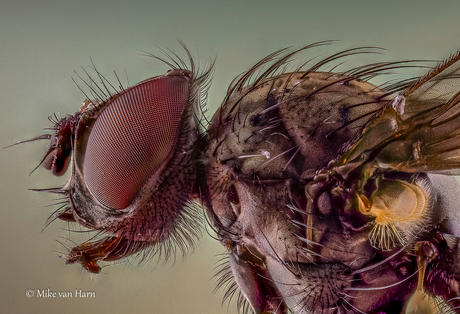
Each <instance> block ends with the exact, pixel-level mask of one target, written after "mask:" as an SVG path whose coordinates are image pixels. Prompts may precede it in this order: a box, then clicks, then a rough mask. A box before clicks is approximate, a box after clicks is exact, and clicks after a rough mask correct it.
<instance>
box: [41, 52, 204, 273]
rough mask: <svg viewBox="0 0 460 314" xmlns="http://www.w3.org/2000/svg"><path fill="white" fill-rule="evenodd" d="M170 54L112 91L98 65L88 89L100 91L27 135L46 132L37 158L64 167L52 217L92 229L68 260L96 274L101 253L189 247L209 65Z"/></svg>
mask: <svg viewBox="0 0 460 314" xmlns="http://www.w3.org/2000/svg"><path fill="white" fill-rule="evenodd" d="M187 52H188V51H187ZM176 61H177V62H176V63H169V62H167V63H168V64H169V65H170V66H171V67H172V69H171V70H169V71H168V72H167V73H166V74H164V75H159V76H155V77H152V78H150V79H147V80H145V81H143V82H141V83H139V84H137V85H135V86H132V87H129V88H121V90H119V91H116V92H110V91H109V88H108V84H109V83H108V82H107V81H105V79H104V78H102V76H101V75H100V74H99V73H98V72H96V73H97V75H98V76H99V78H101V83H100V84H101V87H100V89H96V88H95V89H93V90H92V94H93V95H97V96H99V95H101V94H102V93H104V92H105V93H104V95H103V96H100V97H99V99H97V100H87V101H86V102H85V103H84V104H83V106H82V107H81V109H80V110H79V111H77V112H76V113H75V114H74V115H73V116H66V117H64V118H63V119H61V120H60V121H57V122H56V123H55V125H54V128H53V132H52V134H51V135H44V136H40V137H37V138H35V139H42V138H49V139H50V144H49V148H48V150H47V152H46V154H45V157H44V158H43V161H42V164H43V166H44V167H45V168H47V169H49V170H51V171H52V172H53V174H55V175H62V174H63V173H64V172H65V171H66V169H67V167H68V165H69V164H70V163H71V164H72V167H71V168H72V173H71V177H70V180H69V181H68V183H67V184H66V185H65V186H64V187H62V188H57V189H52V190H51V191H52V192H56V193H59V194H61V195H62V197H63V198H64V199H65V200H66V202H67V204H68V205H67V206H66V207H64V208H63V209H61V210H60V211H59V212H58V213H57V214H56V217H57V218H60V219H63V220H66V221H73V222H77V223H79V224H80V225H82V226H85V227H87V228H89V229H91V230H95V231H97V232H98V235H97V236H96V237H95V238H94V239H93V240H92V241H87V242H85V243H83V244H81V245H78V246H76V247H74V248H71V249H69V254H68V255H67V256H65V259H66V262H67V263H75V262H78V263H80V264H81V265H82V266H83V267H84V268H85V269H87V270H88V271H90V272H94V273H98V272H99V271H100V270H101V268H100V266H99V265H98V261H99V260H106V261H111V260H116V259H120V258H123V257H125V256H129V255H131V254H134V253H139V252H141V251H143V250H144V252H145V254H152V250H154V251H155V252H156V250H163V254H165V255H166V257H168V256H169V255H170V254H171V252H170V250H172V251H174V250H175V249H174V248H175V242H176V241H179V242H181V249H182V250H183V253H185V251H187V250H188V249H189V248H190V247H191V246H193V241H194V240H195V239H196V238H197V236H198V234H199V230H200V227H201V225H202V221H201V218H200V217H199V215H198V214H196V213H195V212H196V211H197V210H198V209H197V208H196V206H193V204H191V203H190V200H191V199H193V198H194V197H196V194H197V192H198V190H199V187H198V186H197V183H196V181H197V173H199V172H200V170H199V168H200V167H201V164H200V163H199V162H198V160H199V154H200V146H201V144H200V133H201V132H202V131H203V130H202V125H201V124H202V121H201V117H202V116H203V114H202V113H201V110H202V109H203V105H204V104H203V101H202V100H203V99H204V98H205V94H204V95H203V93H206V89H207V84H208V80H209V76H210V73H211V70H212V64H211V65H210V66H209V68H208V69H206V70H205V71H203V72H200V73H199V72H197V71H196V69H195V66H194V64H193V60H192V59H190V63H191V70H188V69H186V68H185V66H184V65H185V63H184V62H182V61H179V60H176ZM181 66H182V67H183V68H181ZM91 83H93V85H94V80H93V79H91ZM88 85H89V84H88ZM96 86H97V85H96ZM97 88H99V86H97ZM105 88H106V91H105V90H104V89H105ZM35 139H32V140H35ZM178 225H180V226H181V227H180V228H177V226H178ZM171 235H173V236H171ZM149 247H150V248H151V249H150V250H149V249H148V248H149ZM152 247H153V248H152ZM155 252H153V254H154V253H155Z"/></svg>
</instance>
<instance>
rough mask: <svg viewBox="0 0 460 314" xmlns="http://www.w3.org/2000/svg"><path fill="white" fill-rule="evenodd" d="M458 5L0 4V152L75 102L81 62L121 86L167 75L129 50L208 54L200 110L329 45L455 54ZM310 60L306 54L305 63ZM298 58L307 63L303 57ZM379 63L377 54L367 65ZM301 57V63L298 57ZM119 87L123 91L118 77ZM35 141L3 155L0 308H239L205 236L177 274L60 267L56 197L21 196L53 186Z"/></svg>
mask: <svg viewBox="0 0 460 314" xmlns="http://www.w3.org/2000/svg"><path fill="white" fill-rule="evenodd" d="M459 12H460V1H439V2H435V1H178V0H170V1H108V0H106V1H97V0H95V1H94V0H93V1H68V0H60V1H52V0H46V1H5V0H3V1H1V2H0V108H1V115H0V117H1V118H0V119H1V122H0V130H1V131H0V132H1V133H0V134H1V139H0V146H1V147H5V146H7V145H10V144H12V143H14V142H16V141H18V140H22V139H27V138H30V137H33V136H35V135H38V134H42V133H43V132H44V131H43V128H46V127H50V126H51V124H50V123H49V122H48V120H47V117H48V116H49V115H51V114H53V113H55V112H56V113H59V112H60V113H62V115H64V114H67V113H73V112H75V111H76V110H78V108H79V107H80V103H81V102H82V101H83V100H84V96H83V94H82V93H81V92H80V91H79V90H78V88H77V87H76V86H75V84H74V83H73V82H72V80H71V77H75V74H74V73H73V71H74V70H77V71H79V72H80V73H81V72H82V71H81V70H80V66H87V65H89V64H90V57H91V58H92V59H93V60H94V62H95V63H96V65H97V66H98V68H99V70H100V72H102V73H103V74H106V75H107V77H109V78H110V79H111V80H112V81H115V78H114V76H113V74H112V73H113V71H114V70H115V71H117V73H120V74H121V75H120V76H121V77H122V79H123V80H124V77H125V75H124V73H125V71H126V73H127V76H128V77H129V80H130V83H131V84H134V83H136V82H138V81H140V80H143V79H146V78H148V77H151V76H154V75H159V74H162V73H164V72H165V71H166V70H167V68H166V67H165V66H164V65H163V64H161V63H160V62H157V61H155V60H152V59H151V58H146V57H142V56H141V55H142V53H141V52H140V51H148V52H155V51H157V48H156V45H157V46H165V47H168V48H170V49H172V50H173V51H175V52H177V53H179V54H180V53H182V49H181V47H180V45H179V44H178V42H177V40H176V39H177V38H179V39H181V40H183V41H184V42H185V43H186V44H187V45H188V47H189V48H190V50H191V51H192V53H194V54H195V56H198V57H197V58H198V59H201V60H202V61H204V60H205V58H206V57H214V56H217V68H216V72H215V75H214V81H213V85H212V88H211V91H210V94H209V107H210V114H211V113H213V112H214V111H215V110H216V108H217V107H218V105H219V104H220V102H221V100H222V99H223V97H224V95H225V92H226V88H227V86H228V84H229V83H230V81H231V80H232V79H233V78H234V77H235V76H236V75H238V74H239V73H240V72H242V71H244V70H246V69H248V68H249V67H250V66H251V65H252V64H254V63H255V62H257V61H258V60H260V59H261V58H262V57H264V56H265V55H267V54H269V53H270V52H272V51H274V50H277V49H280V48H283V47H287V46H294V47H300V46H302V45H305V44H309V43H312V42H315V41H321V40H327V39H337V40H340V42H339V43H337V44H334V45H333V46H330V47H328V48H326V49H323V50H321V53H326V52H329V53H332V52H337V51H339V50H340V49H346V48H351V47H355V46H368V45H369V46H380V47H384V48H386V49H388V51H387V52H386V56H385V57H384V59H385V58H386V59H385V60H398V59H443V58H445V57H447V56H448V55H449V54H450V53H453V52H455V51H456V50H457V49H459V48H460V40H459V39H460V37H459V34H460V22H459ZM308 56H309V57H313V56H315V51H313V52H311V54H309V55H308ZM307 59H308V57H306V58H305V59H304V60H307ZM376 60H378V61H382V59H381V58H379V59H374V60H373V61H376ZM299 62H300V61H299ZM124 82H126V81H125V80H124ZM45 145H46V142H44V141H42V142H35V143H31V144H23V145H20V146H16V147H13V148H9V149H6V150H1V151H0V158H1V161H0V162H1V167H0V177H1V189H0V191H1V192H0V193H2V195H1V200H2V202H1V209H0V251H1V255H2V258H1V259H0V313H124V312H126V313H127V312H131V311H132V312H134V313H172V314H176V313H227V312H228V313H232V314H233V313H236V312H237V311H236V308H235V305H234V302H232V303H231V304H230V306H229V307H227V304H225V305H224V306H221V300H222V294H221V293H220V292H218V293H217V294H215V295H213V292H212V291H213V288H214V280H211V277H212V274H213V271H212V269H213V267H214V266H215V263H216V261H217V260H218V257H216V255H217V254H219V253H222V252H223V251H224V250H223V247H221V246H220V244H219V243H217V242H216V241H214V240H213V239H211V238H210V237H209V236H208V235H207V234H205V236H204V237H203V240H202V242H201V244H200V245H199V246H198V249H197V250H196V251H195V253H194V254H192V255H190V256H188V257H187V259H186V260H185V261H184V262H180V259H179V260H178V262H176V264H175V265H174V266H170V265H168V266H166V267H161V266H158V267H156V268H154V265H146V266H143V267H141V268H138V267H135V266H132V265H129V264H128V265H127V264H119V265H114V266H110V267H106V268H104V269H103V272H102V273H101V274H99V275H97V276H91V275H90V274H87V273H86V272H85V271H83V270H82V269H81V267H80V266H78V265H69V266H67V265H65V264H64V262H63V261H62V260H60V259H59V258H58V255H59V253H58V252H63V251H64V249H63V247H62V246H60V245H59V244H58V243H57V242H56V241H55V240H56V239H59V238H62V237H64V238H65V237H66V235H67V234H68V232H67V231H66V229H67V224H66V223H63V222H55V223H53V224H52V225H51V226H49V227H48V228H47V229H45V230H44V231H43V232H42V229H43V227H44V225H45V220H46V218H47V217H48V216H49V215H50V214H51V212H52V211H53V210H54V209H53V207H45V206H46V205H48V204H50V203H52V202H53V196H52V195H48V194H44V193H36V192H32V191H28V190H27V189H30V188H46V187H53V186H56V185H60V184H63V183H64V182H65V181H66V179H67V176H64V177H60V178H54V177H53V176H52V175H51V174H50V173H48V172H47V171H45V170H43V169H38V170H37V171H35V172H34V173H33V174H32V175H31V176H29V173H30V171H31V170H32V169H33V168H34V167H35V166H36V165H37V164H38V162H39V161H40V159H41V158H42V156H43V153H44V147H45ZM48 288H49V289H50V290H51V291H74V290H75V289H78V290H79V289H81V290H82V291H94V292H96V297H95V298H76V297H75V296H74V297H73V298H67V299H66V298H36V297H32V298H28V297H26V291H27V290H28V289H32V290H34V291H36V290H37V289H40V290H41V289H48Z"/></svg>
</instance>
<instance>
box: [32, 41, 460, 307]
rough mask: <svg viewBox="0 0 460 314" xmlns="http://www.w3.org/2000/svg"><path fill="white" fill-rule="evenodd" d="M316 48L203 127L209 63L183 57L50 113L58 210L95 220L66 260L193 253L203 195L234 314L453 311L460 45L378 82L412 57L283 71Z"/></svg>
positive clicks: (274, 60) (459, 301)
mask: <svg viewBox="0 0 460 314" xmlns="http://www.w3.org/2000/svg"><path fill="white" fill-rule="evenodd" d="M325 43H326V42H325ZM322 44H324V43H318V44H313V45H309V46H307V47H304V48H302V49H299V50H297V51H294V52H289V51H287V50H286V49H284V50H280V51H278V52H275V53H273V54H271V55H269V56H267V57H266V58H264V59H263V60H261V61H260V62H259V63H257V64H256V65H255V66H254V67H253V68H251V69H250V70H249V71H247V72H245V73H243V74H242V75H241V76H240V77H239V78H238V79H237V80H235V82H234V83H233V84H232V85H231V86H230V88H229V91H228V94H227V97H226V98H225V99H224V102H223V104H222V106H221V107H220V109H219V110H218V111H217V112H216V113H215V115H214V117H213V118H212V120H211V122H210V123H209V125H208V126H207V130H206V131H203V130H202V129H201V128H200V125H201V124H202V122H203V121H204V120H203V114H202V110H201V109H202V106H203V104H202V102H201V100H203V99H205V96H203V95H205V94H203V91H205V90H206V83H207V81H208V80H209V76H210V73H211V71H212V66H211V67H210V68H209V69H207V70H205V71H204V72H202V74H198V73H197V71H196V70H195V68H194V66H193V61H192V60H191V59H190V60H191V61H190V62H191V65H192V66H191V70H190V71H189V70H187V69H186V66H185V64H184V62H182V61H181V60H177V59H176V62H175V63H171V62H169V63H168V64H169V65H171V67H172V68H173V69H172V70H171V71H170V72H169V73H167V74H166V75H163V76H158V77H154V78H152V79H149V80H147V81H144V82H142V83H140V84H138V85H136V86H134V87H130V88H128V89H124V90H122V91H120V92H117V93H115V94H112V95H107V98H106V99H103V100H100V101H92V102H88V103H87V106H85V107H84V108H82V109H81V110H80V111H79V112H77V113H76V114H75V115H74V116H71V117H66V118H64V119H63V120H62V121H61V122H59V123H58V124H56V126H55V132H54V133H53V135H52V136H50V138H51V146H50V148H49V150H48V153H47V156H45V160H46V166H47V167H48V168H50V169H53V170H55V169H56V170H55V171H54V172H55V173H57V174H61V173H62V172H63V171H64V170H65V166H61V165H65V164H66V158H69V156H70V154H72V156H73V157H72V175H71V178H70V181H69V182H68V183H67V184H66V185H65V186H64V187H63V188H61V189H58V190H57V192H59V193H62V194H63V195H64V197H65V198H66V200H67V201H68V204H69V206H68V207H67V208H65V209H64V210H63V212H61V213H60V214H58V217H61V218H64V219H65V220H72V219H73V220H74V221H75V222H77V223H79V224H81V225H83V226H85V227H87V228H90V229H93V230H97V231H99V232H100V234H99V238H98V239H97V240H91V241H88V242H85V243H83V244H81V245H79V246H77V247H75V248H72V249H71V250H70V251H69V254H68V255H67V256H66V257H65V258H66V261H67V263H74V262H78V263H80V264H81V265H82V266H83V267H84V268H85V269H87V270H88V271H90V272H95V273H97V272H99V271H100V266H99V265H98V262H99V261H112V260H116V259H120V258H123V257H126V256H129V255H132V254H140V252H142V251H144V252H147V253H146V254H149V253H150V254H155V253H158V254H161V253H165V254H167V255H169V253H170V252H171V251H172V250H174V248H175V247H178V248H179V249H180V250H181V251H182V252H185V251H187V248H188V247H189V246H191V245H193V239H194V238H196V237H197V235H198V233H199V231H198V228H199V227H200V223H201V220H200V218H199V213H200V211H199V210H197V206H196V203H193V201H194V200H195V199H197V200H199V201H200V203H201V204H203V205H204V206H205V208H206V210H207V216H208V218H209V220H210V222H211V225H212V227H213V228H214V229H215V231H216V233H217V234H218V237H219V240H220V241H221V242H222V244H223V245H224V246H225V247H226V249H227V253H228V261H225V263H224V267H223V268H222V269H221V270H220V272H219V274H220V275H221V276H222V277H221V279H219V280H218V286H225V285H227V283H228V282H227V280H230V281H232V282H233V284H232V285H230V286H229V288H228V289H229V290H228V291H229V292H228V293H227V296H229V295H231V294H232V291H235V289H234V288H235V287H237V288H238V290H239V292H240V294H239V300H238V301H239V305H240V307H241V308H243V310H245V309H247V310H249V311H250V310H252V311H253V312H254V313H258V314H259V313H279V314H282V313H288V312H291V313H375V314H382V313H386V314H391V313H404V314H409V313H430V314H434V313H442V314H444V313H457V312H458V308H460V291H459V281H460V255H459V254H460V251H459V250H460V248H459V245H460V244H459V237H460V212H459V210H458V208H457V207H458V206H459V205H458V204H459V201H460V196H459V195H460V187H459V186H458V184H457V183H456V181H455V179H453V178H451V177H449V176H447V175H455V174H459V173H460V171H459V169H460V80H459V78H460V77H459V75H460V61H459V60H460V54H459V53H457V54H455V55H453V56H452V57H451V58H449V59H448V60H447V61H445V62H443V63H440V64H439V65H438V66H436V67H435V68H434V69H432V70H431V71H430V72H429V73H428V74H427V75H426V76H424V77H422V78H418V79H412V80H404V81H401V82H397V83H391V84H386V85H382V86H379V87H377V86H375V85H373V84H371V83H369V82H368V81H369V80H370V79H372V78H374V77H375V76H378V75H381V74H386V73H387V72H388V71H389V70H392V69H396V68H398V67H406V66H408V65H410V62H382V63H375V64H368V65H362V66H359V67H356V68H353V69H350V70H348V71H344V72H340V73H334V72H332V71H329V72H325V71H321V70H320V69H321V68H323V67H324V66H329V65H331V63H333V62H335V61H337V60H340V59H342V58H346V57H348V56H351V55H356V54H360V53H369V52H372V51H373V49H372V48H355V49H349V50H346V51H343V52H340V53H337V54H334V55H332V56H330V57H327V58H325V59H323V60H321V61H319V62H318V63H316V64H314V65H312V66H311V67H309V68H305V67H302V68H298V69H295V70H294V71H292V72H287V71H285V70H284V69H285V67H286V65H287V64H288V62H290V60H291V58H292V57H293V56H294V55H295V54H297V53H298V52H299V51H301V50H305V49H307V48H313V47H316V46H319V45H322ZM173 60H174V59H173ZM264 66H265V67H266V70H265V71H260V69H261V68H262V67H264ZM258 72H259V74H258V75H257V74H256V73H258ZM102 85H104V86H105V84H104V80H103V79H102ZM96 92H97V91H96ZM64 127H66V128H68V130H69V132H67V131H66V132H64ZM66 130H67V129H66ZM44 137H46V136H44ZM39 138H43V137H39ZM37 139H38V138H37ZM50 165H51V166H50ZM194 204H195V205H194ZM104 234H105V235H106V236H105V237H102V238H101V236H102V235H104Z"/></svg>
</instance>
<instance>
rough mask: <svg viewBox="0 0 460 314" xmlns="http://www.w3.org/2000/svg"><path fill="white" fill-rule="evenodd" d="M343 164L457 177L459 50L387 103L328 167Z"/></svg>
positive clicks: (459, 167) (459, 169) (459, 151)
mask: <svg viewBox="0 0 460 314" xmlns="http://www.w3.org/2000/svg"><path fill="white" fill-rule="evenodd" d="M345 165H347V167H348V168H352V169H355V168H356V167H360V166H363V165H367V167H366V168H368V167H369V166H371V167H372V168H374V169H381V170H390V171H392V170H395V171H402V172H408V173H414V172H431V173H445V174H454V175H458V174H460V52H457V53H456V54H454V55H452V57H450V58H449V59H447V60H446V61H444V62H442V63H441V64H439V65H438V66H437V67H436V68H434V69H433V70H432V71H430V72H429V73H428V74H427V75H425V76H424V77H422V78H420V79H419V80H418V81H417V82H416V83H415V84H413V85H412V86H411V87H410V88H408V89H407V90H406V91H404V92H403V93H401V94H398V95H396V96H395V97H394V98H393V99H390V100H389V101H388V104H387V106H386V107H385V108H384V109H383V110H382V112H381V113H380V114H379V115H377V116H376V117H375V118H374V119H373V120H372V121H371V122H369V123H368V125H367V126H366V127H365V128H364V129H363V131H362V133H361V135H360V136H359V137H358V138H357V139H356V140H354V141H353V142H352V143H351V144H350V145H349V146H348V147H347V149H345V152H344V153H343V154H342V155H341V157H339V158H338V159H337V160H336V161H335V162H334V165H333V167H334V168H339V167H343V166H345ZM350 165H353V166H352V167H350Z"/></svg>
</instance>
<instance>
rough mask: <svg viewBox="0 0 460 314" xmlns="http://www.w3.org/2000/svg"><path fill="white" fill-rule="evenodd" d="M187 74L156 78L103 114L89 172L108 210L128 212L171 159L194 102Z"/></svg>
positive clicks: (92, 138)
mask: <svg viewBox="0 0 460 314" xmlns="http://www.w3.org/2000/svg"><path fill="white" fill-rule="evenodd" d="M189 86H190V81H189V79H188V78H187V77H186V76H162V77H157V78H152V79H150V80H148V81H145V82H143V83H141V84H139V85H136V86H134V87H132V88H130V89H129V90H126V91H125V92H122V93H121V94H120V95H118V96H117V97H116V98H115V99H114V100H112V101H110V102H109V103H108V104H107V105H106V107H105V108H104V109H103V110H102V112H101V113H100V115H99V116H98V118H97V120H96V122H95V123H94V125H93V127H92V129H91V133H90V134H89V136H88V141H87V146H86V152H85V160H84V164H83V174H84V178H85V181H86V185H87V186H88V188H89V191H90V192H91V193H92V194H93V196H94V197H95V198H96V199H97V200H98V201H99V202H100V203H101V204H103V205H104V206H107V207H109V208H113V209H123V208H126V207H127V206H128V205H129V204H130V203H131V201H132V200H133V199H134V197H135V196H136V195H137V193H138V192H139V191H140V189H141V188H142V186H143V185H144V184H145V183H146V181H147V180H148V179H149V178H150V177H151V176H152V175H153V174H154V173H155V172H156V171H158V169H159V168H160V167H161V165H162V164H163V163H165V162H166V161H167V160H169V156H170V155H171V154H172V153H173V150H174V147H175V144H176V142H177V138H178V135H179V129H180V124H181V120H182V116H183V113H184V109H185V108H186V106H187V103H188V95H189Z"/></svg>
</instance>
